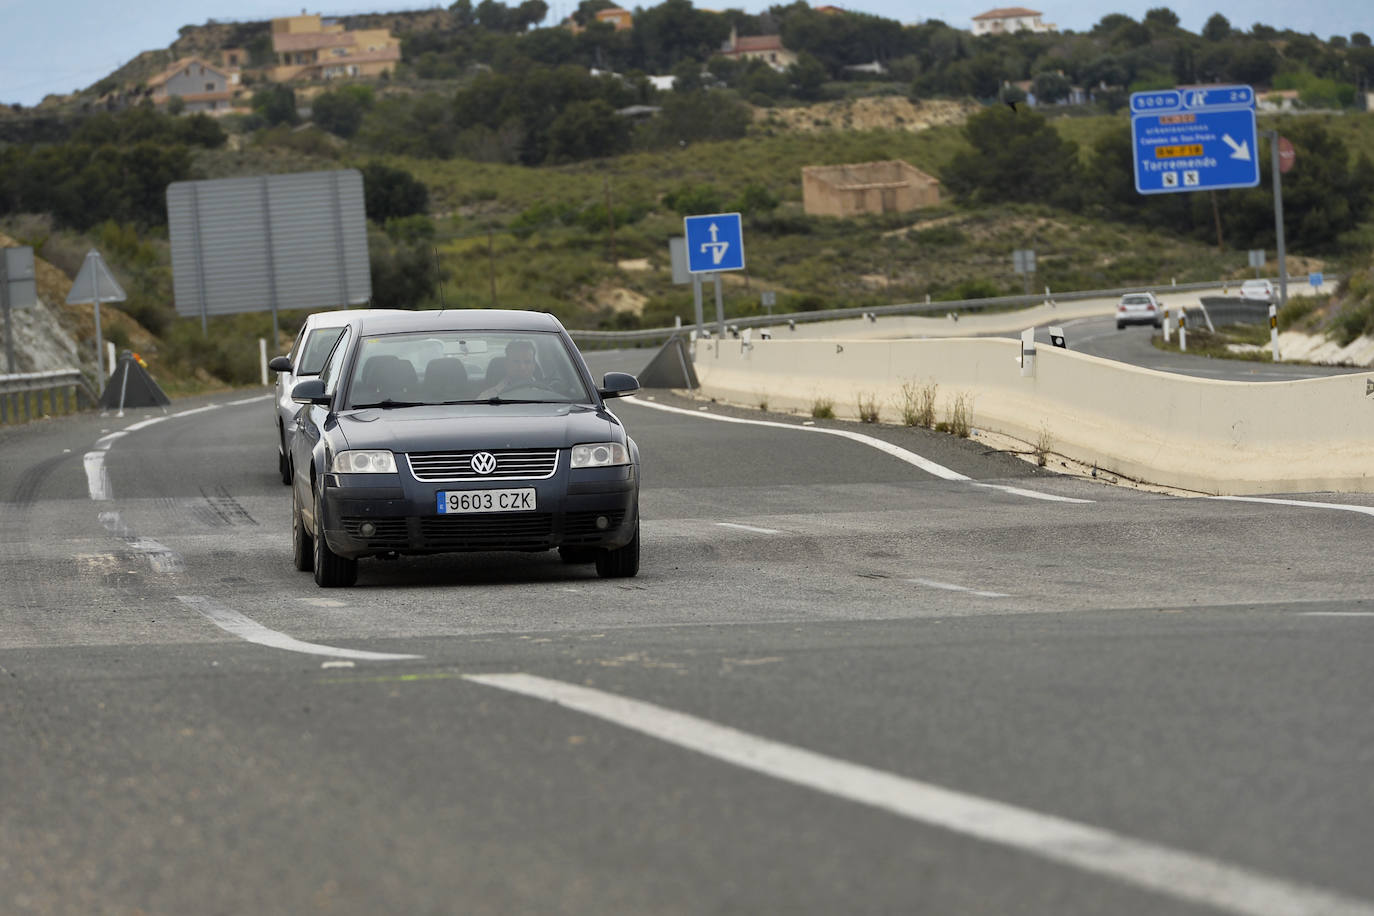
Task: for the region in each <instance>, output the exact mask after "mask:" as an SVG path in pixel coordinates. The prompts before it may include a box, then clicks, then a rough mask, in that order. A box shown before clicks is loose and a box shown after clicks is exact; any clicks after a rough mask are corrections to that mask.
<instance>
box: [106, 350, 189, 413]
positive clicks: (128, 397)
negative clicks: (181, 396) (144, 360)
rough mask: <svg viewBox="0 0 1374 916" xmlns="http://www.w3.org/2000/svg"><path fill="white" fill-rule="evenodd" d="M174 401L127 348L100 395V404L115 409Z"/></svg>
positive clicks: (160, 405)
mask: <svg viewBox="0 0 1374 916" xmlns="http://www.w3.org/2000/svg"><path fill="white" fill-rule="evenodd" d="M170 403H172V402H171V400H169V399H168V397H167V395H166V394H165V393H164V392H163V390H162V387H161V386H160V385H158V383H157V382H155V381H153V377H152V376H151V375H149V374H148V370H147V369H144V368H143V367H142V366H140V365H139V364H138V360H136V359H134V355H133V354H132V353H130V352H129V351H128V350H125V351H124V352H123V353H121V354H120V356H119V363H118V365H116V366H115V371H114V374H113V375H111V376H110V381H109V382H108V383H107V384H106V385H105V391H104V393H103V394H101V395H100V406H101V407H105V408H110V409H114V410H123V409H124V408H126V407H166V406H167V405H168V404H170Z"/></svg>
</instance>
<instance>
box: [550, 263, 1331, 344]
mask: <svg viewBox="0 0 1374 916" xmlns="http://www.w3.org/2000/svg"><path fill="white" fill-rule="evenodd" d="M1270 279H1271V280H1273V281H1274V282H1276V283H1277V282H1278V278H1277V277H1271V278H1270ZM1339 281H1340V277H1337V276H1330V277H1327V278H1326V282H1327V283H1336V282H1339ZM1241 282H1242V281H1240V280H1235V281H1230V280H1224V281H1223V280H1208V281H1206V282H1203V283H1179V284H1177V285H1173V284H1159V285H1149V284H1137V285H1135V286H1121V287H1116V288H1114V289H1091V290H1077V291H1074V292H1063V293H1053V294H1052V295H1051V296H1050V297H1048V298H1050V299H1051V300H1052V301H1054V302H1075V301H1078V300H1082V299H1099V298H1102V297H1110V296H1123V295H1125V294H1126V293H1138V292H1142V291H1144V290H1149V291H1150V292H1153V293H1156V294H1158V295H1167V294H1168V293H1169V292H1171V291H1175V292H1176V291H1180V290H1182V291H1184V292H1189V291H1193V290H1199V289H1216V288H1217V287H1223V286H1234V287H1236V288H1237V289H1239V288H1240V284H1241ZM1288 282H1289V284H1293V283H1306V282H1307V276H1306V275H1303V276H1297V277H1295V276H1292V275H1291V274H1290V275H1289V277H1288ZM1045 300H1046V296H1045V294H1044V293H1034V294H1032V295H1029V296H1026V295H1022V296H993V297H991V298H987V299H952V300H945V301H942V302H907V303H902V304H900V305H877V306H853V307H850V308H842V309H823V310H820V311H815V312H789V313H787V314H781V315H750V316H748V317H741V318H729V319H726V322H725V323H726V324H727V325H728V326H730V327H734V328H740V329H744V328H758V327H772V326H775V325H779V324H788V323H789V322H790V323H794V324H806V323H810V322H816V321H836V320H841V319H845V318H862V317H864V316H866V315H872V316H874V317H875V318H878V317H884V316H888V315H920V314H925V313H929V312H935V313H941V312H977V311H982V310H984V309H989V308H1016V307H1017V306H1020V307H1024V308H1031V307H1033V306H1036V305H1039V304H1041V303H1043V302H1044V301H1045ZM715 324H716V323H715V321H708V322H706V327H707V328H711V329H713V330H712V333H714V328H715ZM692 327H693V326H692V325H685V324H684V325H683V326H682V327H681V328H643V329H640V330H636V331H574V330H569V331H568V334H569V335H571V337H572V338H573V339H574V340H576V341H579V342H581V341H585V342H588V343H591V342H602V341H605V342H611V341H613V342H616V343H641V342H643V343H648V342H654V341H663V340H667V339H668V338H669V337H672V336H673V335H674V334H679V333H683V332H685V331H690V330H691V329H692Z"/></svg>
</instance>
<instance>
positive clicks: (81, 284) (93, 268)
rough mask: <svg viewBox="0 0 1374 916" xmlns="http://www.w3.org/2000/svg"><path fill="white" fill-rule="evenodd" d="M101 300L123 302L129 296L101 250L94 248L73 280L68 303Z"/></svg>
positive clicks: (79, 303)
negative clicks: (102, 255) (112, 272)
mask: <svg viewBox="0 0 1374 916" xmlns="http://www.w3.org/2000/svg"><path fill="white" fill-rule="evenodd" d="M97 297H98V298H99V300H100V301H101V302H123V301H124V300H125V299H127V298H128V297H127V296H125V295H124V290H123V289H122V288H121V287H120V285H119V283H118V282H116V281H115V278H114V275H113V274H111V273H110V268H109V267H107V266H106V264H105V259H104V258H102V257H101V256H100V252H98V251H96V250H95V249H94V248H92V249H91V250H90V251H89V252H87V253H86V263H84V264H82V265H81V271H80V273H78V274H77V275H76V279H75V280H73V281H72V291H71V292H70V293H68V294H67V304H68V305H90V304H91V303H94V302H95V301H96V299H97Z"/></svg>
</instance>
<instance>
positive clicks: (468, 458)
mask: <svg viewBox="0 0 1374 916" xmlns="http://www.w3.org/2000/svg"><path fill="white" fill-rule="evenodd" d="M477 451H478V450H473V451H469V452H420V453H418V454H411V455H407V456H406V458H407V459H408V460H409V461H410V472H411V473H412V474H414V475H415V479H416V480H543V479H545V478H548V477H552V476H553V472H554V471H555V470H556V469H557V467H558V449H556V448H550V449H535V450H528V451H514V450H508V451H492V452H490V454H491V455H492V457H494V458H495V459H496V470H495V471H492V472H491V473H490V474H478V473H477V472H476V471H474V470H473V469H472V456H473V455H476V454H477Z"/></svg>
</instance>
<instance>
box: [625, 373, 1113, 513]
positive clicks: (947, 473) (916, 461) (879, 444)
mask: <svg viewBox="0 0 1374 916" xmlns="http://www.w3.org/2000/svg"><path fill="white" fill-rule="evenodd" d="M625 400H627V401H633V402H634V403H636V404H639V405H640V406H642V407H651V408H653V409H654V410H666V411H670V412H672V413H680V414H685V415H687V416H689V417H698V418H704V419H707V420H718V421H720V422H721V423H743V424H746V425H748V426H768V427H772V428H775V429H791V430H800V431H801V432H807V433H825V434H826V435H829V436H839V437H840V438H842V439H849V440H850V441H852V442H860V443H862V444H864V445H867V446H870V447H871V448H876V449H877V450H878V451H880V452H884V453H886V454H888V455H891V456H892V457H894V458H896V459H898V460H899V461H905V462H906V463H907V464H911V465H915V466H916V467H918V468H920V469H921V470H923V471H925V472H926V473H927V474H934V475H935V476H936V477H940V478H943V479H945V480H970V478H969V477H968V475H966V474H960V473H959V472H958V471H953V470H950V469H949V468H947V467H945V466H944V465H943V464H937V463H935V462H934V461H931V460H930V459H929V458H923V457H922V456H920V455H918V454H916V453H915V452H913V451H909V450H908V449H904V448H902V447H901V446H899V445H893V444H892V443H891V442H884V441H883V440H882V439H878V438H875V437H873V436H865V435H864V434H863V433H855V432H850V431H849V430H847V429H829V428H827V427H824V426H797V425H796V424H793V423H775V422H773V421H771V420H746V419H743V418H742V417H722V416H720V415H719V414H713V413H707V414H703V413H697V412H696V411H692V410H684V409H682V408H681V407H670V406H668V405H667V404H650V403H649V402H648V401H641V400H640V399H639V398H626V399H625ZM700 409H701V410H705V409H706V408H704V407H703V408H700ZM975 486H980V487H991V488H992V489H995V490H1005V491H1006V492H1008V493H1011V494H1013V495H1016V496H1028V497H1030V498H1031V499H1045V500H1050V501H1052V502H1065V503H1091V502H1094V500H1091V499H1071V498H1069V497H1067V496H1051V495H1049V494H1047V493H1037V492H1036V491H1035V490H1024V489H1022V488H1021V487H1006V486H1001V485H999V484H985V483H980V484H975Z"/></svg>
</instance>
